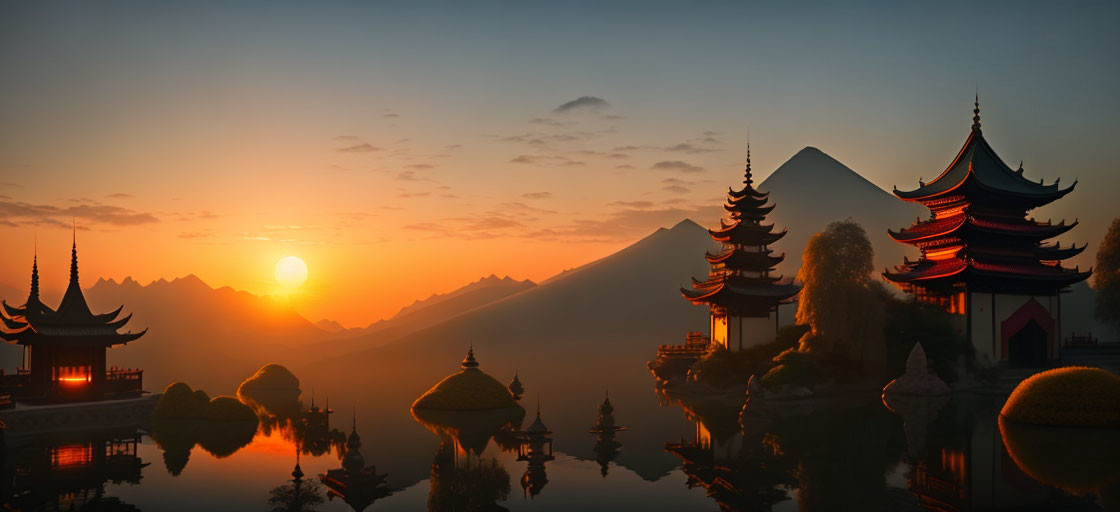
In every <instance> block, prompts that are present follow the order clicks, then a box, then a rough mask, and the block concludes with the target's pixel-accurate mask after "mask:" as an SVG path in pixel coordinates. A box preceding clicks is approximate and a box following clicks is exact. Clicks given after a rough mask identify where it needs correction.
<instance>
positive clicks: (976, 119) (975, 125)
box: [972, 91, 980, 132]
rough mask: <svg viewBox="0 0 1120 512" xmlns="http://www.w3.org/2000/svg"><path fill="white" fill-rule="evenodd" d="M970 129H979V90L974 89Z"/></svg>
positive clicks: (977, 130)
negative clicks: (974, 100) (974, 95)
mask: <svg viewBox="0 0 1120 512" xmlns="http://www.w3.org/2000/svg"><path fill="white" fill-rule="evenodd" d="M972 131H975V132H979V131H980V91H976V102H975V103H973V108H972Z"/></svg>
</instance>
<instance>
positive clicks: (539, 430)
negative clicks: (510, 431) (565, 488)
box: [517, 406, 556, 498]
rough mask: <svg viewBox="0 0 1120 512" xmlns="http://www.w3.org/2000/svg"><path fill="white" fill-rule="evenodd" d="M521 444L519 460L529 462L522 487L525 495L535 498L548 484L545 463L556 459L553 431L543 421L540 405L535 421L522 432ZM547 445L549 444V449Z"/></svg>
mask: <svg viewBox="0 0 1120 512" xmlns="http://www.w3.org/2000/svg"><path fill="white" fill-rule="evenodd" d="M520 438H521V444H520V446H518V449H517V460H518V461H520V462H528V463H529V465H528V467H527V468H526V469H525V474H524V475H522V476H521V489H522V490H524V491H525V495H526V496H529V497H533V498H535V497H536V496H537V495H538V494H540V493H541V491H542V490H543V489H544V486H545V485H546V484H548V474H547V473H546V472H545V468H544V463H545V462H548V461H550V460H554V459H555V458H556V457H554V456H553V455H552V431H551V430H549V429H548V427H546V426H545V424H544V421H541V411H540V407H539V406H538V407H537V417H536V419H534V420H533V423H532V424H530V425H529V428H526V429H525V430H524V431H523V432H521V433H520ZM545 445H547V446H548V448H547V450H546V449H545Z"/></svg>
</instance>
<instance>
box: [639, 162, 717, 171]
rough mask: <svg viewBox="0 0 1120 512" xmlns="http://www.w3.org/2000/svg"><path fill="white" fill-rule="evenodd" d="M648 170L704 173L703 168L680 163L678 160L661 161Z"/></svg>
mask: <svg viewBox="0 0 1120 512" xmlns="http://www.w3.org/2000/svg"><path fill="white" fill-rule="evenodd" d="M650 169H655V170H658V171H677V172H683V173H686V174H694V173H698V172H704V168H703V167H700V166H697V165H692V164H690V163H688V162H682V161H680V160H662V161H660V162H657V163H655V164H653V165H652V166H650Z"/></svg>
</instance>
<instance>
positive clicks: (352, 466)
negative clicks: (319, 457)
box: [319, 420, 392, 512]
mask: <svg viewBox="0 0 1120 512" xmlns="http://www.w3.org/2000/svg"><path fill="white" fill-rule="evenodd" d="M361 448H362V439H361V438H360V437H359V436H358V423H357V420H355V421H354V424H353V425H352V426H351V429H350V437H348V438H347V439H346V454H345V455H343V457H342V468H340V469H332V470H329V471H327V474H325V475H319V480H320V481H322V482H323V485H326V486H327V497H328V498H329V499H331V500H333V499H334V498H335V497H338V498H340V499H342V501H344V502H346V504H347V505H350V508H352V509H353V510H354V511H355V512H361V511H362V510H365V509H366V508H367V507H369V506H370V505H371V504H373V502H374V501H377V500H379V499H381V498H384V497H386V496H389V495H390V494H392V491H390V490H389V487H388V486H387V485H386V483H385V478H386V476H387V475H379V474H377V469H376V468H375V467H374V466H373V465H372V464H371V465H369V466H366V461H365V458H364V457H362V452H361Z"/></svg>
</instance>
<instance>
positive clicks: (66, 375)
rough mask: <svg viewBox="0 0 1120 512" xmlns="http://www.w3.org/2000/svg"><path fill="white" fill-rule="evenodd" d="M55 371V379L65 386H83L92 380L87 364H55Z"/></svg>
mask: <svg viewBox="0 0 1120 512" xmlns="http://www.w3.org/2000/svg"><path fill="white" fill-rule="evenodd" d="M55 372H56V373H55V375H56V377H55V380H57V381H58V382H59V383H60V384H63V385H67V386H83V385H85V384H88V383H89V382H90V380H92V379H91V377H92V375H91V374H90V367H88V366H57V367H55Z"/></svg>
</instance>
